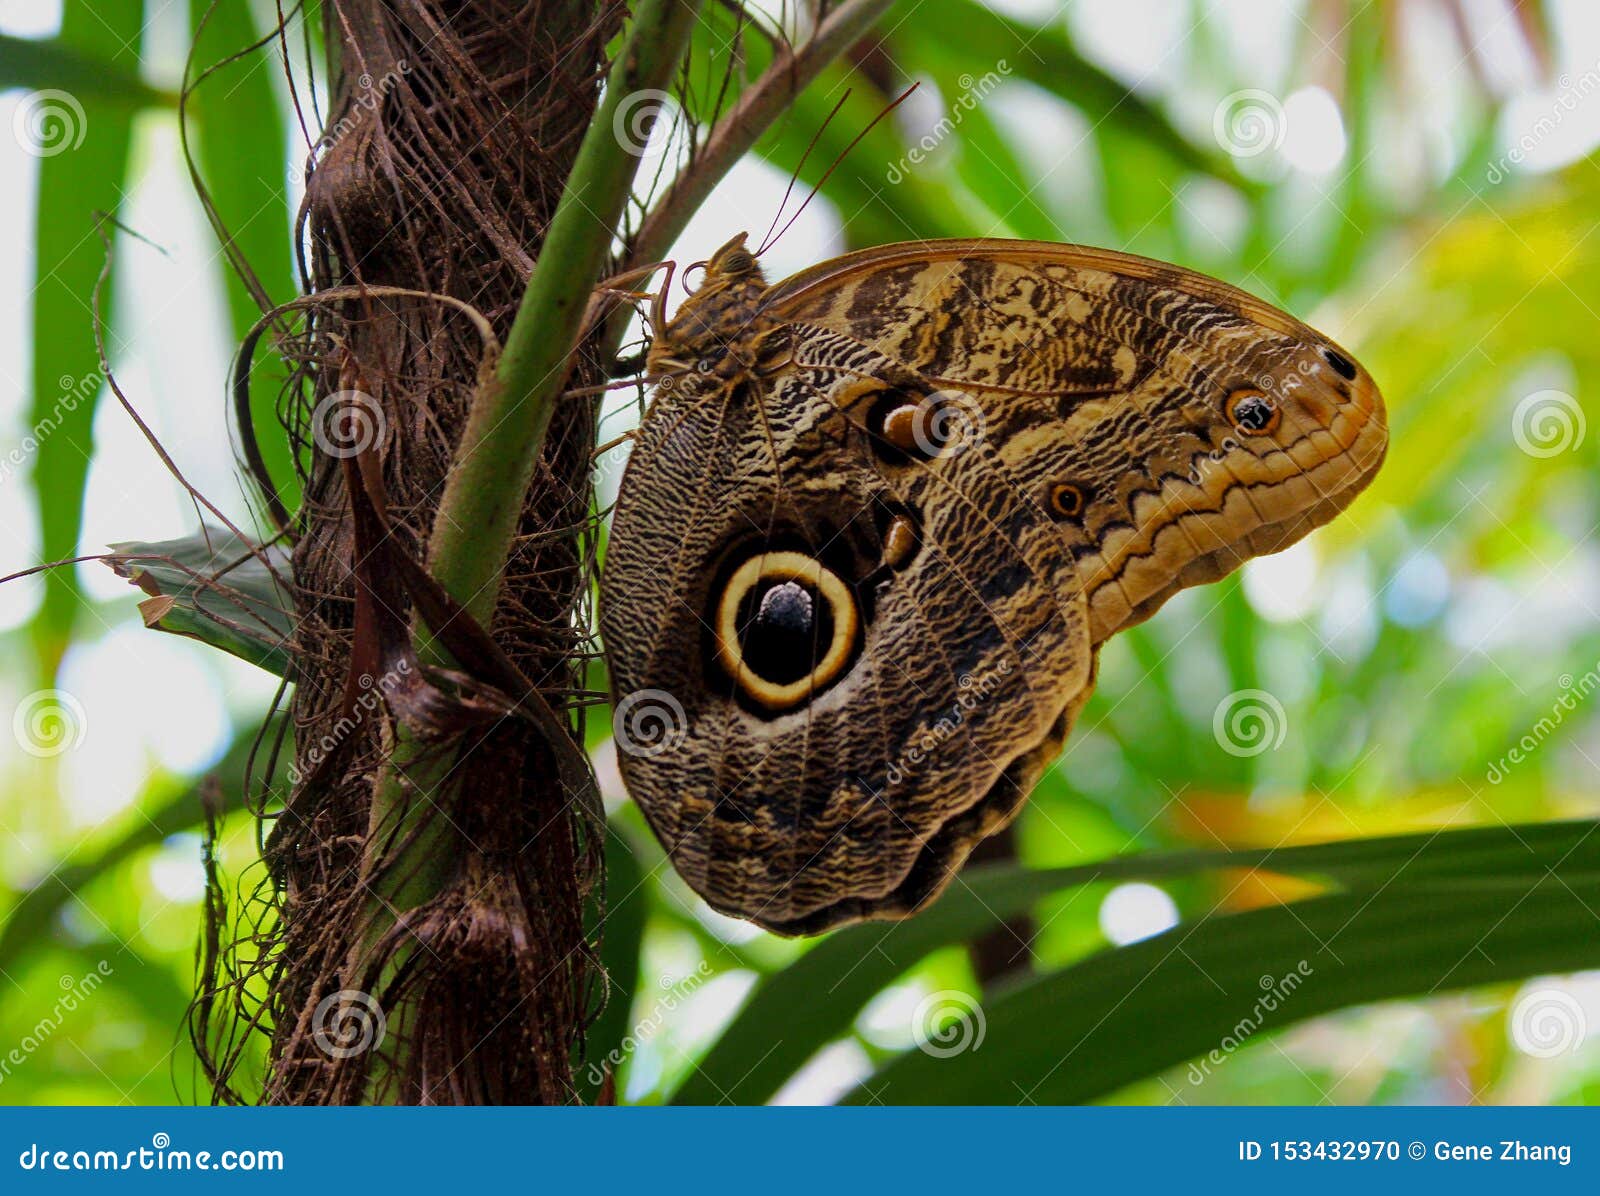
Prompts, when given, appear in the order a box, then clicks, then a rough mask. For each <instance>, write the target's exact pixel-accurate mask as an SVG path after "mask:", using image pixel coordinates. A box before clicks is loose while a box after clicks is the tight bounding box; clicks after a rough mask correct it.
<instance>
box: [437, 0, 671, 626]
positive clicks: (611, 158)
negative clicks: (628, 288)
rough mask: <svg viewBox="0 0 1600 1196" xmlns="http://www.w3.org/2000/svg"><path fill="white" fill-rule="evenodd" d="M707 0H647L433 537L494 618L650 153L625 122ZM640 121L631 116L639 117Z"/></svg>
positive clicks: (471, 602) (477, 606)
mask: <svg viewBox="0 0 1600 1196" xmlns="http://www.w3.org/2000/svg"><path fill="white" fill-rule="evenodd" d="M702 3H703V0H643V2H642V3H641V4H640V5H639V10H638V13H637V15H636V16H635V18H634V22H633V28H632V30H631V31H630V32H629V35H628V40H627V44H626V45H625V46H624V48H623V51H622V53H621V55H620V56H619V57H618V58H617V61H616V63H615V64H614V66H613V68H612V71H611V76H610V78H609V79H608V80H607V83H606V92H605V96H604V98H603V99H602V100H601V103H600V107H599V110H598V111H597V112H596V113H595V116H594V120H593V121H592V122H591V123H590V125H589V129H588V132H587V134H586V135H585V136H584V139H583V144H582V145H581V146H580V147H579V149H578V157H577V161H576V162H575V163H574V164H573V168H572V174H571V177H569V178H568V180H567V186H566V189H565V190H564V191H563V192H562V195H561V200H560V202H559V203H558V204H557V206H556V214H555V216H554V218H553V219H552V220H551V222H550V229H549V232H548V233H547V234H546V236H545V240H544V244H543V246H542V247H541V248H540V250H539V260H538V262H537V263H536V264H535V266H534V269H533V275H532V277H531V278H529V280H528V289H527V291H526V292H525V293H524V295H523V297H522V304H521V306H520V307H519V308H518V310H517V317H516V320H515V322H514V323H513V324H512V325H511V332H510V334H509V335H508V336H507V337H506V343H505V349H504V352H503V353H502V355H501V357H500V362H499V366H498V368H497V369H496V371H495V376H494V378H493V380H492V381H490V382H488V383H487V384H485V385H484V386H482V387H481V388H480V389H479V392H478V394H477V396H476V397H475V399H474V400H473V404H472V412H471V414H470V415H469V416H468V419H467V427H466V431H465V433H464V434H463V436H462V440H461V447H460V449H459V450H458V451H457V453H456V459H455V463H454V464H453V466H452V467H451V470H450V476H449V478H448V479H447V481H446V483H445V491H444V498H443V499H442V500H441V502H440V504H439V515H438V518H437V519H436V520H435V522H434V527H433V538H432V540H431V542H430V544H429V562H428V563H429V567H430V568H431V569H432V571H433V574H434V576H435V577H436V578H438V580H439V582H440V584H442V585H443V586H444V588H445V589H446V590H448V591H449V592H450V594H451V595H453V596H454V597H455V598H456V600H457V601H459V602H460V603H461V604H462V605H463V606H465V607H466V608H467V610H468V611H470V612H471V613H472V615H473V617H474V618H476V619H477V620H478V621H479V622H481V623H484V624H485V625H487V624H488V622H489V619H490V616H491V615H492V614H493V613H494V608H495V603H496V601H497V600H498V598H499V596H500V583H501V576H502V573H503V572H504V568H505V562H506V559H507V558H508V557H509V555H510V551H511V541H512V537H513V536H514V535H515V533H516V527H517V519H518V517H519V516H520V515H521V513H522V508H523V502H524V500H525V498H526V496H527V491H528V486H529V484H530V483H531V482H532V480H533V471H534V465H535V464H536V462H537V461H538V459H539V449H540V446H541V445H542V444H543V443H544V434H545V431H546V429H547V428H548V427H549V426H550V417H551V414H552V413H553V412H554V410H555V405H556V403H557V402H558V401H559V399H560V395H561V391H562V389H563V387H564V386H565V385H566V380H567V374H568V371H569V369H570V366H571V359H572V353H573V350H574V349H575V347H576V344H577V341H578V337H579V334H580V333H581V332H582V327H583V318H584V314H585V313H586V312H587V310H588V306H589V292H590V286H591V284H592V283H593V282H594V281H595V280H596V279H598V278H599V277H600V274H601V271H602V270H603V269H604V268H605V265H606V262H607V260H608V259H609V258H610V255H611V239H612V236H613V234H614V232H615V230H616V228H617V226H618V224H619V223H620V222H621V220H622V213H623V210H624V208H625V206H626V204H627V201H628V194H629V190H630V188H631V187H632V185H633V176H634V171H635V168H636V167H637V166H638V158H637V157H636V156H635V155H633V154H631V153H629V152H628V150H627V148H626V147H625V146H624V145H623V141H624V140H626V138H624V137H623V136H620V135H619V132H618V130H617V128H616V122H617V120H618V114H619V113H621V115H622V117H623V118H624V119H625V120H626V119H627V117H628V116H629V112H630V109H626V108H624V107H623V106H624V105H625V104H629V105H631V104H638V103H639V99H638V93H640V92H644V91H659V90H661V89H663V88H664V87H665V86H666V85H667V84H668V83H669V82H670V81H671V79H672V75H673V72H674V71H675V70H676V69H677V66H678V63H679V61H680V60H681V59H682V57H683V54H684V51H685V50H686V49H687V48H688V43H689V34H690V32H691V31H692V30H693V29H694V24H695V20H696V18H697V16H698V14H699V10H700V6H701V4H702ZM630 123H631V122H630Z"/></svg>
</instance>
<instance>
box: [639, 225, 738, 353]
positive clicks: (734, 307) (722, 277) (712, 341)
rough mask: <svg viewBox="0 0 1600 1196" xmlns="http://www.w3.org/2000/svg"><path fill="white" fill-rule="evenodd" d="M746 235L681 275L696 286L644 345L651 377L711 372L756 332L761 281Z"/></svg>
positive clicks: (659, 324)
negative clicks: (693, 276) (694, 278)
mask: <svg viewBox="0 0 1600 1196" xmlns="http://www.w3.org/2000/svg"><path fill="white" fill-rule="evenodd" d="M748 235H749V234H747V233H740V234H739V235H738V236H736V237H734V238H733V239H732V240H730V241H728V242H727V244H725V245H723V246H722V248H721V249H718V250H717V251H716V253H714V254H712V255H711V257H710V258H708V259H707V260H705V261H703V262H695V263H693V264H692V265H690V267H689V269H688V270H687V271H685V278H686V279H687V276H688V274H689V273H690V272H691V271H693V272H699V273H700V281H699V284H698V285H697V286H696V287H695V289H694V290H693V291H692V292H691V293H690V294H689V296H688V298H686V299H685V300H684V301H683V303H682V304H681V305H680V306H679V307H678V310H677V311H676V312H675V313H674V314H673V317H672V319H671V320H664V321H663V320H658V327H657V330H656V337H655V341H654V342H653V343H652V344H651V346H650V355H649V367H648V371H649V373H650V374H651V376H653V377H662V376H666V375H669V374H673V373H682V372H684V371H687V370H691V369H698V370H699V371H700V372H701V373H702V374H706V373H711V372H713V371H715V370H716V368H717V364H718V363H719V362H720V360H721V359H722V358H723V357H725V356H726V355H728V353H729V351H730V349H733V348H734V347H735V346H736V345H737V344H738V343H739V342H741V341H743V340H745V339H747V338H749V337H751V336H752V335H753V334H755V333H758V332H759V331H761V330H762V327H763V325H762V321H761V320H760V318H759V317H758V314H757V313H758V308H759V303H760V299H761V295H762V293H763V292H764V291H765V290H766V289H767V280H766V277H765V276H764V275H763V274H762V272H761V265H760V263H759V262H757V261H756V255H755V254H754V253H752V252H751V251H750V250H749V249H748V248H747V247H746V245H745V241H746V239H747V237H748Z"/></svg>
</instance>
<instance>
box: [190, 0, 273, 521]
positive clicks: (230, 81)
mask: <svg viewBox="0 0 1600 1196" xmlns="http://www.w3.org/2000/svg"><path fill="white" fill-rule="evenodd" d="M189 14H190V23H191V28H192V30H193V32H194V34H195V38H196V41H195V47H194V51H193V56H192V59H191V68H190V82H191V87H192V90H191V92H190V93H189V98H188V101H187V105H186V115H187V117H191V118H192V122H191V121H189V120H188V119H186V122H185V123H186V126H187V130H188V132H189V134H190V136H191V139H192V141H193V145H192V146H191V149H194V150H198V151H199V152H198V158H197V160H195V161H193V162H192V163H191V166H192V173H193V174H194V177H195V183H196V186H197V188H198V189H200V190H201V193H202V202H206V203H208V213H209V215H210V216H211V218H212V225H213V228H215V229H216V231H217V237H218V241H219V243H220V244H221V245H222V246H223V247H224V249H225V251H226V256H224V257H219V258H218V259H217V260H218V263H219V264H220V265H221V266H222V268H223V271H224V275H225V278H226V287H227V296H228V311H229V313H230V314H231V315H232V317H233V332H234V339H235V341H236V342H237V341H240V340H243V339H244V337H245V334H246V333H248V332H249V331H250V329H251V328H252V326H254V324H255V323H256V321H257V320H258V319H259V318H260V317H261V314H262V312H263V310H265V309H267V308H268V307H270V306H274V305H276V304H277V303H278V302H281V301H282V300H283V299H284V298H286V297H287V296H288V295H290V294H292V293H294V292H295V290H296V289H297V288H296V287H295V285H294V284H295V279H294V265H293V261H292V258H291V254H290V232H289V229H290V211H289V188H288V177H287V170H288V166H287V164H288V148H287V144H286V139H285V135H284V119H283V115H282V113H281V112H280V110H279V96H278V91H277V89H276V88H275V87H274V86H273V72H274V70H275V69H281V63H279V62H278V60H277V59H276V58H275V57H274V49H273V47H272V46H271V45H269V46H267V47H266V48H264V49H259V50H255V51H252V52H250V53H244V51H246V50H247V49H248V48H249V47H250V46H252V45H254V44H255V43H256V42H257V41H258V40H259V39H260V33H259V32H258V30H257V29H256V26H255V22H254V20H253V19H252V17H251V14H250V5H249V3H248V2H247V0H190V2H189ZM202 22H203V24H202ZM240 54H243V57H240V58H238V59H237V61H229V60H230V59H233V58H234V57H235V56H236V55H240ZM213 68H215V69H213ZM230 259H232V260H235V261H236V262H237V264H238V266H237V267H235V268H230V267H229V261H230ZM238 267H243V268H244V269H246V270H248V272H249V273H248V275H244V276H242V275H241V273H240V270H239V268H238ZM273 381H275V379H273V378H272V377H270V376H268V377H264V378H261V379H259V380H257V382H256V384H255V385H254V386H252V387H251V402H250V406H251V411H252V413H253V415H254V421H255V424H256V440H257V443H258V444H259V445H260V448H261V457H262V460H263V462H264V463H265V464H266V466H267V470H268V472H269V473H270V474H271V476H272V480H273V482H274V484H275V485H276V487H277V489H278V493H279V496H280V497H281V498H282V500H283V503H284V505H285V507H287V508H288V509H289V510H291V511H293V510H294V509H295V508H296V507H297V506H298V504H299V494H298V488H297V475H296V473H295V468H294V458H293V452H292V449H291V446H290V441H289V437H288V436H287V435H286V434H285V433H284V431H283V429H282V427H281V426H280V425H279V422H278V416H277V401H278V394H277V391H278V387H277V386H275V385H272V384H271V383H272V382H273ZM217 401H218V402H221V401H222V398H221V396H220V395H219V396H218V399H217Z"/></svg>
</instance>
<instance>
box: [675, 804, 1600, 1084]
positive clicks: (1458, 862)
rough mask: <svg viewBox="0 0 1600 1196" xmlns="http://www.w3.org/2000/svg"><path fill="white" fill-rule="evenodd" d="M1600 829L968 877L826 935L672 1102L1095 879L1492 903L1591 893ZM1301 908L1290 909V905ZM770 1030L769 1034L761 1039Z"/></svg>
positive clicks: (796, 1042)
mask: <svg viewBox="0 0 1600 1196" xmlns="http://www.w3.org/2000/svg"><path fill="white" fill-rule="evenodd" d="M1597 829H1600V824H1597V823H1595V822H1591V821H1577V822H1554V823H1543V824H1538V825H1533V826H1519V827H1478V828H1472V829H1469V830H1461V831H1440V832H1436V833H1432V834H1420V835H1397V836H1389V837H1385V838H1378V839H1358V840H1352V841H1348V842H1340V843H1326V844H1314V845H1308V846H1303V847H1288V848H1279V849H1276V850H1273V849H1261V850H1246V851H1190V852H1172V853H1160V854H1149V855H1143V856H1124V857H1119V858H1115V859H1110V860H1103V861H1100V862H1098V863H1094V864H1087V865H1084V866H1081V867H1076V868H1057V869H1050V870H1039V871H1033V870H1029V869H1026V868H1016V867H1010V866H1007V867H999V868H979V869H973V870H971V871H969V872H967V873H965V874H964V875H963V876H962V877H961V878H960V879H958V880H957V882H956V883H955V884H954V885H953V886H952V887H951V889H950V891H949V892H948V893H946V894H945V896H944V897H942V898H941V899H940V900H939V901H938V902H937V903H936V904H935V905H934V906H933V907H931V908H930V909H928V910H927V911H925V912H924V913H922V914H919V915H917V916H916V917H915V918H912V919H909V920H908V921H905V922H897V923H890V924H887V925H884V924H868V925H863V926H855V927H851V928H849V929H847V930H843V931H840V932H839V933H837V934H834V935H831V936H829V937H828V938H827V939H825V940H823V941H822V942H821V943H819V944H818V945H817V946H816V947H814V948H813V949H812V950H810V951H808V952H807V953H806V954H805V955H803V956H801V957H800V959H799V960H797V961H796V962H795V963H793V964H792V965H790V966H789V967H788V968H786V969H785V970H784V971H783V972H781V973H779V974H778V975H776V976H773V977H772V978H771V979H770V980H768V981H767V982H766V983H764V984H763V985H762V986H761V987H760V988H758V989H757V990H756V992H755V994H754V995H753V996H752V997H751V999H750V1000H749V1002H747V1003H746V1005H745V1007H744V1008H743V1009H742V1010H740V1012H739V1014H738V1016H736V1017H735V1018H734V1020H733V1022H732V1023H730V1025H729V1026H728V1028H727V1029H726V1030H725V1031H724V1032H723V1034H722V1036H721V1037H720V1038H719V1039H718V1040H717V1042H716V1043H715V1044H714V1045H713V1046H712V1048H711V1050H710V1052H709V1053H708V1054H707V1056H706V1058H705V1059H704V1060H702V1061H701V1063H700V1066H699V1067H698V1068H697V1069H696V1070H695V1072H694V1074H693V1075H691V1076H690V1077H689V1079H688V1080H687V1081H685V1083H684V1085H683V1087H682V1088H681V1089H680V1090H679V1091H678V1092H677V1093H676V1094H675V1095H674V1097H673V1101H674V1103H677V1104H714V1103H719V1102H721V1101H724V1100H726V1101H731V1102H733V1103H736V1104H744V1103H754V1102H759V1101H764V1100H766V1099H767V1098H769V1097H770V1096H771V1095H772V1094H773V1093H774V1092H776V1091H777V1090H778V1088H779V1087H781V1086H782V1084H783V1082H784V1080H786V1079H787V1078H788V1077H789V1076H790V1075H792V1074H793V1073H794V1071H795V1070H796V1069H798V1068H799V1067H800V1065H801V1064H803V1063H804V1062H805V1061H806V1060H807V1059H809V1058H810V1057H811V1055H812V1054H814V1053H815V1052H816V1051H817V1050H818V1049H819V1048H821V1047H822V1046H824V1045H825V1044H826V1043H828V1042H830V1041H832V1040H833V1039H835V1038H838V1037H839V1036H840V1035H842V1034H845V1033H847V1032H848V1031H849V1028H850V1025H851V1023H852V1022H853V1021H854V1019H855V1017H856V1015H857V1014H858V1013H859V1012H860V1010H861V1008H862V1006H864V1005H865V1004H866V1003H867V1001H868V1000H870V999H871V998H872V996H873V995H874V994H876V993H877V992H878V991H879V990H880V989H882V988H883V987H884V986H885V985H886V984H888V983H889V982H890V981H892V980H893V979H894V978H895V977H896V976H898V975H900V974H901V973H902V972H904V971H905V970H906V969H908V968H909V967H911V966H912V965H913V964H915V963H916V962H917V961H918V960H919V959H921V958H923V957H924V956H926V955H927V954H929V953H930V952H932V951H935V950H937V949H938V948H940V947H945V946H949V945H952V944H955V943H963V942H967V941H969V940H970V939H971V938H973V937H974V936H976V935H978V934H980V933H982V932H983V931H985V930H987V929H988V928H989V927H991V926H993V925H994V924H996V923H998V922H1001V921H1004V920H1006V919H1008V918H1011V917H1014V916H1016V915H1017V914H1020V913H1023V912H1025V911H1026V910H1027V909H1028V908H1029V907H1030V906H1031V905H1032V904H1033V903H1034V902H1036V901H1039V900H1041V899H1042V898H1044V897H1046V896H1048V895H1049V894H1051V893H1054V892H1058V891H1060V890H1062V889H1066V888H1070V887H1073V886H1076V885H1083V884H1089V883H1091V882H1094V881H1106V880H1119V879H1129V878H1134V877H1142V878H1157V877H1163V876H1177V875H1183V874H1185V873H1192V872H1199V871H1202V870H1205V869H1212V868H1240V867H1263V868H1267V869H1270V870H1272V871H1276V872H1282V873H1293V874H1300V875H1313V876H1324V877H1329V878H1332V879H1335V880H1337V881H1340V882H1342V883H1344V884H1347V885H1349V886H1351V887H1352V888H1353V889H1356V890H1357V891H1370V890H1372V889H1374V888H1379V887H1386V888H1387V889H1388V890H1392V891H1395V892H1401V891H1410V890H1412V889H1414V888H1416V887H1417V886H1419V885H1424V884H1429V883H1437V882H1440V881H1450V882H1451V883H1453V884H1454V885H1456V886H1457V887H1458V888H1459V890H1460V891H1462V892H1466V891H1469V890H1470V891H1474V892H1476V893H1478V894H1479V895H1484V894H1488V895H1491V896H1495V895H1497V896H1496V899H1501V900H1503V899H1504V894H1505V893H1506V892H1507V891H1508V889H1511V888H1514V887H1515V886H1516V885H1518V884H1520V885H1522V886H1523V887H1524V888H1526V887H1527V886H1528V885H1529V884H1531V883H1533V882H1536V881H1539V880H1542V879H1544V878H1546V877H1549V876H1556V877H1559V878H1560V879H1561V880H1563V881H1565V882H1568V883H1572V884H1600V834H1597V833H1596V831H1597ZM1294 908H1295V909H1296V910H1298V909H1300V908H1301V907H1300V906H1299V905H1296V906H1295V907H1294ZM775 1027H776V1028H777V1029H774V1028H775Z"/></svg>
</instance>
